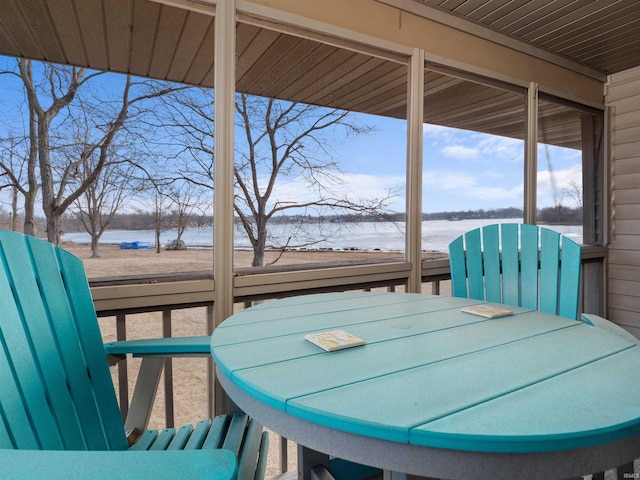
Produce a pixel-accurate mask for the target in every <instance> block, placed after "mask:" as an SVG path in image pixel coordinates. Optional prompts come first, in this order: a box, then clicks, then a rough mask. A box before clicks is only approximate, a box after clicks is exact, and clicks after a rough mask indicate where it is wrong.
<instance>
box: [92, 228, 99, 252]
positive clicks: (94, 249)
mask: <svg viewBox="0 0 640 480" xmlns="http://www.w3.org/2000/svg"><path fill="white" fill-rule="evenodd" d="M98 240H100V235H96V234H95V233H92V234H91V258H99V257H100V250H99V246H98Z"/></svg>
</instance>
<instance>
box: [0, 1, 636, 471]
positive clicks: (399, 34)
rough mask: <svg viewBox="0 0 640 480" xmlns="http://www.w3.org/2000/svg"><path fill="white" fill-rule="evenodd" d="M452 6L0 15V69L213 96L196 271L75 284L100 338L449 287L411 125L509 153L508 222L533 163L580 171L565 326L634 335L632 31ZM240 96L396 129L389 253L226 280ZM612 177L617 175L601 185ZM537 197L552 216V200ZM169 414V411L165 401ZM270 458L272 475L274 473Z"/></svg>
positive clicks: (106, 5)
mask: <svg viewBox="0 0 640 480" xmlns="http://www.w3.org/2000/svg"><path fill="white" fill-rule="evenodd" d="M454 3H458V4H460V5H459V6H458V7H457V8H454V7H450V6H449V3H448V2H442V1H440V0H350V1H349V2H348V4H345V2H341V1H340V0H326V1H325V2H320V3H318V2H311V1H298V2H290V1H286V0H275V1H267V0H255V1H245V0H217V1H216V0H198V1H191V0H157V1H156V0H95V1H91V2H87V1H85V0H68V1H65V2H55V3H52V2H48V1H46V0H29V1H27V2H25V1H22V0H0V12H2V15H0V53H1V54H3V55H7V56H13V57H24V58H30V59H34V60H41V61H47V62H52V63H58V64H65V65H74V66H82V67H87V68H90V69H95V70H104V71H111V72H118V73H130V74H133V75H136V76H140V77H149V78H153V79H159V80H167V81H171V82H178V83H185V84H188V85H194V86H201V87H206V88H210V89H213V90H212V91H211V92H212V95H215V123H214V124H213V125H211V129H212V131H214V132H213V135H214V136H215V149H216V150H215V158H216V159H217V160H216V162H215V175H214V177H215V184H214V185H213V187H214V188H213V191H214V198H212V203H213V205H214V208H215V211H214V222H215V228H214V233H213V236H214V237H213V245H214V246H215V248H214V249H213V258H212V262H211V270H207V271H203V272H191V273H188V274H179V275H171V274H167V275H159V276H154V277H153V278H152V279H150V278H145V277H144V276H136V277H130V278H117V279H115V278H109V279H105V278H93V279H91V286H92V293H93V297H94V302H95V305H96V310H97V311H98V314H99V315H100V316H102V317H104V320H105V321H106V320H108V321H111V322H112V323H113V324H114V325H115V327H114V328H115V330H116V333H115V334H116V335H117V338H119V339H124V338H126V337H127V329H126V325H127V318H128V317H129V318H130V317H131V316H132V315H137V314H149V313H150V312H153V315H155V316H156V317H157V319H158V320H159V325H161V327H160V333H159V334H160V335H165V336H171V335H172V333H173V334H174V335H175V332H176V331H177V330H178V328H177V327H176V324H177V323H178V322H180V319H181V317H180V312H181V311H186V310H187V309H197V311H198V312H199V313H198V315H199V316H200V317H201V318H202V321H201V325H200V326H199V328H201V329H202V331H201V332H200V333H199V334H205V333H211V331H213V329H214V328H215V326H216V325H218V324H219V323H220V322H222V321H223V320H224V319H225V318H227V317H229V316H230V315H231V314H232V313H233V312H234V310H238V309H240V308H245V307H248V306H251V305H252V304H253V303H255V302H262V301H268V300H271V299H275V298H281V297H288V296H293V295H300V294H306V293H315V292H328V291H344V290H368V289H382V290H389V291H391V290H394V291H407V292H423V293H440V292H441V282H443V281H447V280H448V279H449V278H450V272H449V264H448V259H447V258H446V256H443V255H440V256H436V257H434V256H430V255H426V253H425V249H426V248H425V241H424V237H425V236H427V235H428V233H429V232H428V230H425V228H426V227H425V224H424V220H423V213H425V211H428V209H429V201H430V197H429V194H430V192H431V191H430V190H429V188H430V187H429V185H428V177H427V175H428V173H429V169H438V168H440V167H441V166H442V165H439V164H437V162H435V163H436V164H435V165H434V158H435V156H434V151H433V148H432V147H431V146H429V145H427V144H426V142H425V133H424V132H425V129H426V128H427V127H426V126H429V125H433V126H438V127H446V128H453V129H458V130H462V131H466V132H473V133H478V134H483V135H487V136H493V137H496V138H498V137H499V138H503V139H508V140H509V141H511V142H514V145H515V146H516V147H515V150H516V151H517V153H516V155H515V157H514V158H513V162H512V164H511V165H512V166H511V167H510V168H512V169H513V172H512V173H513V174H514V180H513V181H512V185H511V186H512V189H513V190H517V192H518V193H517V195H518V197H517V198H518V200H517V203H518V205H517V206H518V207H520V208H521V209H522V212H523V213H522V219H521V221H522V222H525V223H532V224H536V223H541V222H540V220H539V218H538V212H539V210H540V208H541V207H545V206H546V204H544V203H543V194H546V193H545V192H543V191H542V190H543V188H542V187H541V185H542V183H541V180H540V177H545V179H546V181H547V183H546V184H545V185H550V182H551V181H550V180H549V179H548V178H547V176H549V170H550V168H548V165H547V161H548V158H547V155H548V153H547V152H548V151H549V149H551V150H552V154H553V151H554V150H553V149H554V148H556V149H562V150H561V151H562V152H570V154H571V155H573V156H574V157H575V158H578V159H579V160H578V163H579V168H577V169H576V170H574V174H575V177H574V178H575V180H576V182H575V183H576V190H575V191H574V192H573V193H575V194H577V196H578V197H579V204H580V207H581V209H582V216H581V218H580V220H579V222H580V225H581V228H582V238H583V242H582V243H583V258H582V272H583V273H582V281H581V296H580V311H581V312H587V313H596V314H599V315H602V316H605V317H607V318H609V319H611V320H612V321H614V322H616V323H619V324H621V325H622V326H623V327H625V328H626V329H628V330H629V331H631V332H632V333H635V334H638V332H640V320H639V318H640V296H639V295H638V293H637V292H638V291H640V290H639V289H638V281H637V279H638V278H640V276H639V275H638V274H640V260H639V257H638V256H639V255H640V253H639V250H638V245H640V242H638V237H639V236H640V223H639V222H640V220H639V219H638V216H637V214H635V213H633V212H634V211H635V210H633V208H634V207H635V206H637V205H638V204H640V200H639V199H638V195H637V192H638V191H639V190H640V180H638V178H639V176H640V160H639V159H638V156H637V154H635V153H634V152H633V151H632V150H633V148H635V147H633V148H632V147H631V145H634V144H635V143H637V137H638V135H637V134H638V125H640V122H639V121H638V120H637V117H638V112H639V111H640V101H639V100H638V98H640V93H639V90H638V88H637V84H638V82H639V80H638V77H639V75H638V74H637V69H634V67H637V58H638V56H637V55H638V52H640V39H636V37H637V35H633V32H635V31H636V29H637V28H640V15H637V13H636V12H635V11H634V9H633V5H631V4H630V5H626V4H624V3H623V2H618V4H615V5H612V4H611V2H607V1H605V0H603V1H596V2H591V4H590V5H589V6H579V5H574V6H567V7H566V8H565V9H560V8H556V7H557V6H558V5H556V4H559V2H557V1H535V2H525V1H516V2H510V4H509V7H508V8H509V11H505V8H507V7H504V6H502V3H503V2H500V1H497V0H492V1H489V2H476V1H474V0H468V1H466V2H454ZM631 3H633V2H631ZM625 5H626V6H625ZM534 6H535V7H538V8H533V7H534ZM636 8H637V7H636ZM608 20H612V21H611V22H609V21H608ZM607 39H608V40H607ZM611 80H614V81H613V83H612V84H611V85H613V87H609V88H615V89H616V90H615V92H616V93H615V96H611V94H610V93H609V91H607V93H609V97H606V96H605V94H604V92H605V88H607V86H608V85H610V84H609V82H610V81H611ZM239 93H244V94H249V95H254V96H257V97H260V98H264V99H277V100H279V101H283V102H298V103H299V104H301V105H312V106H318V107H322V108H328V109H338V110H340V111H348V112H353V113H355V114H358V115H363V116H365V117H366V116H370V117H368V118H384V119H392V120H393V121H394V122H397V125H399V126H400V128H401V129H402V130H404V135H403V137H402V138H401V139H400V140H397V139H396V140H395V141H396V143H397V144H398V145H400V147H399V149H400V153H399V154H398V155H394V156H393V157H390V158H386V159H384V162H386V163H388V164H389V165H391V168H392V169H393V172H394V174H395V175H396V176H400V177H403V178H404V185H403V187H402V189H401V193H400V196H401V200H402V203H403V205H402V206H403V211H402V212H401V213H402V214H404V218H405V219H404V221H403V222H402V236H403V242H404V244H403V246H402V248H401V249H400V250H398V251H394V252H385V253H384V254H382V255H380V257H379V259H377V260H368V261H366V262H358V261H347V262H341V263H340V264H322V265H320V264H314V265H296V266H287V265H281V266H274V267H258V268H240V269H238V268H237V267H236V266H234V262H233V258H234V248H235V246H236V244H235V243H234V234H233V231H234V221H235V214H234V209H233V202H234V167H235V166H236V164H235V163H234V160H235V161H236V162H237V159H235V155H236V154H235V150H236V148H237V146H238V142H239V140H238V138H237V136H236V132H234V128H233V125H234V110H235V106H234V103H235V99H236V95H237V94H239ZM616 109H617V110H618V111H620V112H622V113H621V116H620V117H616ZM614 125H617V126H618V127H617V129H616V128H614ZM214 129H215V130H214ZM385 134H387V135H390V134H389V132H385V131H383V132H382V133H381V136H384V135H385ZM614 145H615V148H614ZM558 151H560V150H558ZM381 162H382V161H381ZM614 165H617V167H618V168H617V170H615V171H612V166H614ZM480 186H482V187H484V186H487V187H488V186H490V185H489V184H488V183H487V184H486V185H485V184H481V185H480ZM545 188H546V187H545ZM552 190H553V189H552ZM614 193H615V194H614ZM551 195H555V198H556V200H557V202H560V203H562V202H561V200H562V199H561V197H562V195H563V193H562V192H559V191H558V190H556V191H553V192H552V193H551ZM564 195H569V193H568V192H565V193H564ZM452 198H453V197H452ZM565 198H566V197H565ZM557 202H556V206H557ZM566 202H567V200H566V199H565V203H566ZM621 206H622V208H620V207H621ZM612 247H613V248H612ZM189 368H191V367H189ZM195 368H199V369H201V370H202V371H203V372H204V371H206V370H207V369H208V374H207V375H208V376H207V378H206V383H207V384H208V385H209V387H208V390H207V391H206V392H204V394H203V395H204V397H205V398H204V402H203V403H206V405H203V408H206V409H207V410H208V411H209V412H210V413H212V412H214V411H216V410H222V409H224V402H223V400H224V399H223V395H222V392H220V390H218V391H217V395H216V392H214V388H213V385H214V381H213V380H214V378H213V372H212V370H211V365H210V361H209V360H203V362H201V363H199V364H198V365H197V366H196V367H195ZM179 371H180V370H179V369H178V370H176V371H175V372H176V373H177V372H179ZM167 372H168V373H167V374H166V375H165V380H164V387H163V388H164V393H165V397H166V400H165V402H164V404H163V405H162V406H161V407H160V410H161V412H162V416H164V418H163V419H162V420H163V421H165V422H166V424H167V425H170V424H173V422H174V416H175V415H174V411H175V406H174V402H173V397H174V387H173V379H172V377H176V378H177V377H178V376H181V375H182V374H180V373H177V375H176V374H175V373H174V374H172V366H171V365H170V364H169V365H168V370H167ZM128 375H129V374H128V373H127V367H126V365H125V366H123V367H122V368H121V369H120V373H119V384H120V403H121V406H122V408H123V409H124V410H125V411H126V408H127V404H128V398H129V396H130V392H129V391H128ZM175 395H176V396H177V398H178V397H179V395H181V394H180V393H179V392H178V388H176V392H175ZM179 401H180V400H179V399H178V400H176V404H177V403H178V402H179ZM182 421H183V420H182V419H181V420H180V422H182ZM285 452H286V449H282V450H281V455H282V457H281V465H282V466H281V469H282V470H286V469H287V458H286V453H285Z"/></svg>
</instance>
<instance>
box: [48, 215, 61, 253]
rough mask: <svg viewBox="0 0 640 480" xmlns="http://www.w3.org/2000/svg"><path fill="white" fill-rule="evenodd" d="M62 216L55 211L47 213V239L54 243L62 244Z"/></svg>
mask: <svg viewBox="0 0 640 480" xmlns="http://www.w3.org/2000/svg"><path fill="white" fill-rule="evenodd" d="M60 236H61V232H60V216H59V215H56V214H55V212H53V213H51V214H49V215H47V240H49V242H51V243H53V244H54V245H60Z"/></svg>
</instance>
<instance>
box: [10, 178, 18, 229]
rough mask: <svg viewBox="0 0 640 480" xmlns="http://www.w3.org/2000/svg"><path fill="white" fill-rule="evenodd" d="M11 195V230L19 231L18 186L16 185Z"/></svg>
mask: <svg viewBox="0 0 640 480" xmlns="http://www.w3.org/2000/svg"><path fill="white" fill-rule="evenodd" d="M11 190H12V195H11V231H12V232H17V231H18V187H16V186H14V187H13V188H12V189H11Z"/></svg>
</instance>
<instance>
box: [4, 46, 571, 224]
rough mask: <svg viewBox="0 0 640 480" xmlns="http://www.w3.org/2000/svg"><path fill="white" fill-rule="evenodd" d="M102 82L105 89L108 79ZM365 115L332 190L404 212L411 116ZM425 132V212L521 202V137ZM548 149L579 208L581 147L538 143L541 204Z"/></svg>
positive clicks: (8, 86) (560, 185)
mask: <svg viewBox="0 0 640 480" xmlns="http://www.w3.org/2000/svg"><path fill="white" fill-rule="evenodd" d="M1 60H2V61H0V68H4V67H5V65H7V66H8V65H9V64H12V63H13V60H12V59H6V58H3V59H1ZM107 78H111V79H112V80H113V81H114V82H118V80H120V79H122V78H123V77H122V76H119V75H118V76H116V75H109V76H104V77H102V79H101V81H106V80H107ZM118 83H120V82H118ZM0 85H2V88H1V89H0V104H2V105H5V106H6V105H10V104H12V103H13V104H14V105H15V102H20V101H21V98H22V95H23V92H22V88H21V84H20V82H19V81H18V80H17V79H15V77H13V78H10V77H7V76H0ZM103 87H104V88H106V89H108V88H109V87H108V82H107V84H105V85H103ZM3 111H4V115H3V120H2V122H1V123H4V124H5V125H6V124H7V123H12V124H14V125H15V124H16V123H20V122H21V121H22V122H24V120H25V119H21V118H20V116H19V113H18V112H17V111H16V110H15V109H13V108H11V107H9V108H4V109H3ZM11 112H14V113H13V114H12V113H11ZM361 119H362V121H363V122H364V123H366V124H368V125H371V126H374V127H375V131H374V132H373V133H371V134H369V135H366V136H360V137H355V138H351V139H345V140H339V141H336V143H335V144H334V145H333V148H334V154H335V156H336V158H337V159H338V160H339V163H340V164H341V168H342V171H341V173H340V174H339V176H340V178H341V180H342V184H341V185H335V186H334V187H333V188H334V190H335V191H336V193H338V194H340V193H346V194H349V195H350V196H351V198H352V199H354V197H355V198H356V199H357V198H359V197H362V198H372V197H385V196H387V195H388V193H389V192H390V191H391V192H393V194H394V195H395V196H394V197H393V198H392V199H391V200H390V202H389V203H388V204H387V207H388V209H389V210H391V211H404V209H405V199H404V188H405V169H406V165H405V164H406V153H405V152H406V122H405V121H402V120H395V119H385V118H382V117H376V116H371V115H361ZM2 130H4V128H3V129H2ZM423 134H424V138H423V141H424V170H423V211H425V212H438V211H451V210H477V209H481V208H482V209H492V208H501V207H522V204H523V142H522V141H519V140H514V139H509V138H504V137H497V136H490V135H485V134H480V133H477V132H468V131H463V130H457V129H452V128H446V127H440V126H434V125H424V128H423ZM0 135H3V134H1V133H0ZM547 153H548V157H549V158H550V159H551V164H552V167H553V180H554V182H555V186H556V195H555V201H558V200H562V203H563V205H566V206H572V207H573V206H576V204H575V202H574V201H573V200H572V199H571V198H570V196H569V195H567V194H566V192H567V191H569V190H572V189H573V190H575V186H576V185H580V184H581V153H580V152H579V151H576V150H570V149H563V148H558V147H547V148H545V147H544V146H540V148H539V153H538V206H540V207H545V206H551V205H553V204H554V195H553V191H552V188H551V184H552V182H551V180H550V179H551V177H552V176H551V175H550V173H549V169H548V166H547ZM562 192H565V193H564V195H563V194H562ZM313 196H314V192H313V191H310V189H309V188H308V187H307V186H306V185H305V184H304V183H303V182H302V180H301V179H283V180H282V181H281V182H279V184H278V188H277V190H276V193H275V198H274V200H276V199H280V200H287V199H289V200H290V199H291V198H296V199H297V200H298V201H304V199H306V198H308V199H312V197H313Z"/></svg>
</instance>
